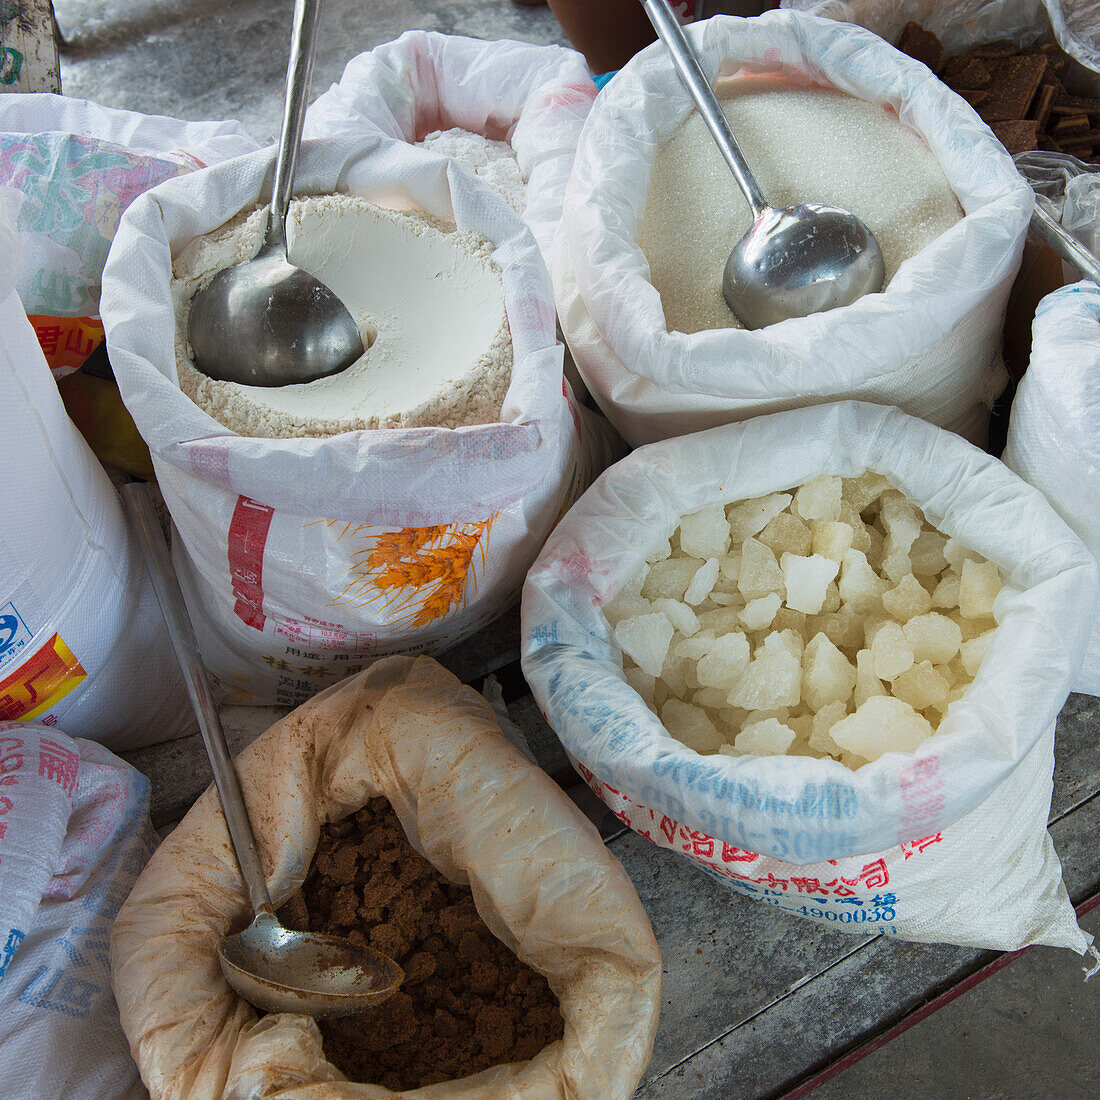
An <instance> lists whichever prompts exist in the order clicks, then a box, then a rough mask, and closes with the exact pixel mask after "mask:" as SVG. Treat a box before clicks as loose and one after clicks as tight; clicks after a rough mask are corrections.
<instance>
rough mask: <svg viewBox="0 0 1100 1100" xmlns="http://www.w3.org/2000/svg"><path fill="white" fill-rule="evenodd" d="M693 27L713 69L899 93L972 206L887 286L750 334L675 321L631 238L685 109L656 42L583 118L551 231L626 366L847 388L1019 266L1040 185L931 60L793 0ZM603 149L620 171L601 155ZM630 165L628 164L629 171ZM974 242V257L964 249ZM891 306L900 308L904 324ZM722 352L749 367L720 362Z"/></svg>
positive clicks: (681, 387) (758, 382) (684, 382)
mask: <svg viewBox="0 0 1100 1100" xmlns="http://www.w3.org/2000/svg"><path fill="white" fill-rule="evenodd" d="M686 30H687V32H688V33H689V34H690V35H692V37H693V38H694V39H695V45H696V47H697V48H698V49H699V51H700V53H701V62H702V66H703V69H704V72H705V73H706V75H707V77H708V79H711V80H713V79H715V77H717V76H719V75H723V76H724V75H732V74H733V73H735V72H737V71H739V70H741V69H744V70H745V71H746V72H751V73H753V74H764V75H781V76H786V77H788V78H789V79H792V80H794V81H795V82H796V83H799V84H803V85H805V84H818V85H828V86H832V87H835V88H838V89H839V90H841V91H843V92H846V93H848V94H849V95H853V96H856V97H857V98H861V99H865V100H870V101H873V102H879V103H883V104H885V105H888V106H890V107H892V108H893V109H894V110H895V111H896V113H897V115H898V117H899V119H900V120H901V121H902V122H903V123H904V124H905V125H907V126H908V127H909V128H910V129H913V130H915V131H916V132H917V133H918V134H919V135H920V136H921V137H922V138H923V139H924V140H925V141H926V143H927V144H928V146H929V148H930V149H931V150H932V152H933V153H934V154H935V155H936V158H937V160H938V161H939V163H940V166H941V167H942V168H943V170H944V174H945V175H946V176H947V180H948V183H949V184H950V185H951V187H952V189H953V190H954V191H955V194H956V196H957V197H958V199H959V201H960V203H961V205H962V207H963V210H964V212H965V216H964V217H963V218H962V219H961V220H960V221H959V222H957V223H956V224H955V225H954V226H953V227H952V228H951V229H949V230H948V231H947V232H946V233H944V234H942V235H941V236H940V237H939V238H937V239H936V240H935V241H933V242H932V243H931V244H929V245H927V246H925V248H923V249H922V250H921V251H920V252H919V253H917V255H915V256H912V257H910V258H909V259H908V260H906V261H905V262H904V263H903V264H902V265H901V267H900V268H899V269H898V272H897V273H896V274H895V276H894V278H893V280H892V281H891V283H890V285H889V286H888V287H887V288H886V290H885V291H883V292H882V293H881V294H878V295H869V296H867V297H865V298H863V299H861V300H860V301H858V302H856V303H854V304H853V305H850V306H847V307H844V308H843V309H841V310H834V311H831V312H829V313H825V314H817V315H813V316H810V317H803V318H794V319H791V320H788V321H783V322H781V323H780V324H777V325H771V326H769V327H767V328H765V329H761V330H757V331H755V332H752V331H748V330H744V329H733V328H730V329H717V330H708V331H703V332H699V333H690V334H688V333H680V332H669V331H668V329H667V326H666V323H665V320H664V310H663V307H662V305H661V300H660V295H659V293H658V292H657V290H656V288H655V287H653V285H652V284H651V283H650V282H649V279H648V264H647V263H646V260H645V257H644V255H643V253H642V251H641V248H640V246H639V245H638V244H637V242H636V239H635V237H636V229H637V226H638V224H639V221H640V218H641V216H642V212H643V211H644V207H645V197H646V196H645V193H644V189H645V188H646V187H648V181H649V176H650V171H651V168H652V158H653V155H654V154H655V152H656V149H657V148H658V147H659V146H660V145H661V144H662V143H663V142H664V141H665V140H667V139H668V138H669V137H671V136H672V133H674V132H675V130H676V129H677V128H678V127H679V126H680V124H681V123H682V122H683V121H684V119H686V118H687V117H688V115H689V113H690V111H691V110H692V109H693V108H692V107H691V104H690V101H689V100H688V99H687V96H686V93H684V92H683V90H682V88H681V87H680V85H679V81H678V79H677V77H676V76H675V73H674V72H673V71H672V69H671V66H670V65H669V62H668V61H667V58H666V56H665V54H664V52H663V51H664V47H663V46H662V45H661V44H660V43H654V44H653V45H652V46H649V47H647V48H646V49H644V50H642V51H641V52H640V53H638V54H636V55H635V56H634V57H633V58H632V59H631V60H630V61H629V62H628V63H627V65H626V66H624V68H623V69H621V70H620V71H619V73H618V74H617V75H616V77H615V79H614V80H613V81H612V82H611V83H610V84H609V85H608V87H607V88H606V89H605V90H604V91H603V92H601V94H600V96H599V97H598V98H597V100H596V103H595V105H594V106H593V108H592V111H591V112H590V114H589V116H588V119H587V120H586V122H585V126H584V129H583V131H582V133H581V139H580V144H579V147H578V151H577V157H576V160H575V163H574V169H573V173H572V175H571V177H570V181H569V186H568V189H567V192H566V199H565V207H564V211H563V217H562V223H561V235H560V240H559V247H564V248H566V249H568V250H569V252H570V254H571V255H572V257H573V265H572V266H573V268H574V271H575V278H576V281H577V285H578V291H579V293H580V296H581V299H582V300H583V302H584V304H585V307H586V308H587V310H588V312H589V313H590V314H591V317H592V319H593V322H594V324H595V325H596V327H597V329H598V330H599V332H600V334H601V337H602V338H603V339H604V340H605V341H606V342H607V343H608V345H609V346H610V347H611V348H612V350H613V351H614V353H615V355H616V356H617V357H618V358H619V359H620V360H621V361H622V362H623V363H624V364H627V365H628V369H629V370H630V371H631V372H633V373H635V374H637V375H639V376H642V377H644V378H646V379H648V380H650V381H652V382H654V383H656V384H658V385H660V386H661V387H663V388H666V389H669V390H672V391H679V392H686V393H700V394H705V395H708V396H713V397H721V398H729V399H740V400H761V399H765V398H766V399H771V400H782V399H788V398H792V399H793V398H800V399H801V398H805V397H806V396H821V397H828V396H830V395H831V394H835V393H836V392H837V391H838V390H841V391H843V390H850V389H851V388H852V385H853V377H852V371H853V363H859V362H860V360H861V359H864V360H865V361H866V366H865V370H866V376H867V377H868V378H870V377H883V376H884V375H888V374H889V373H891V372H893V371H895V370H902V369H903V368H904V365H905V363H906V361H907V360H909V359H911V358H912V357H914V356H916V355H918V354H920V353H922V352H925V351H927V349H928V347H929V346H930V345H933V344H935V343H936V342H938V341H940V340H942V339H943V338H944V337H946V336H947V335H948V334H949V333H951V332H952V331H953V330H954V328H955V327H956V326H957V325H958V323H959V322H960V321H962V320H963V319H964V318H965V317H966V316H967V315H968V314H969V313H971V312H972V311H973V310H974V309H975V308H976V307H977V306H979V305H980V304H981V302H982V301H984V299H985V298H987V297H988V296H989V295H990V294H991V293H993V291H994V290H995V289H996V288H997V287H998V286H999V285H1000V284H1001V283H1003V282H1004V281H1005V280H1006V279H1009V278H1011V277H1012V276H1013V275H1014V274H1015V272H1016V270H1017V268H1018V266H1019V262H1020V257H1021V255H1022V251H1023V245H1024V241H1025V239H1026V235H1027V227H1028V224H1029V222H1030V218H1031V210H1032V207H1033V205H1034V195H1033V193H1032V191H1031V189H1030V187H1029V186H1028V185H1027V184H1026V182H1024V181H1023V180H1022V179H1021V178H1020V176H1019V174H1018V173H1017V172H1016V170H1015V167H1014V165H1013V163H1012V158H1011V157H1009V155H1008V154H1007V153H1006V152H1005V150H1004V149H1003V147H1002V146H1001V145H1000V143H999V142H998V141H997V139H996V138H995V137H994V136H993V133H992V131H991V130H990V129H989V127H988V126H987V125H986V124H985V123H984V122H983V121H982V120H981V119H980V118H979V116H978V114H977V112H975V111H974V109H973V108H972V107H971V106H970V105H969V104H968V103H967V102H966V101H965V100H964V99H962V98H961V97H960V96H958V95H956V94H955V93H953V92H951V91H950V90H949V89H948V88H946V87H945V86H944V85H943V84H942V83H941V82H940V81H939V80H937V78H936V77H935V76H934V75H933V74H932V73H931V71H930V70H929V69H928V68H927V67H926V66H924V65H922V64H921V63H920V62H917V61H914V60H912V59H911V58H909V57H907V56H906V55H904V54H902V53H900V52H899V51H897V50H896V49H894V47H892V46H890V45H889V44H888V43H886V42H884V41H883V40H882V39H880V38H878V37H877V36H876V35H874V34H872V33H871V32H870V31H867V30H864V29H863V28H861V27H858V26H856V25H854V24H849V23H837V22H834V21H833V20H830V19H824V18H821V17H819V16H813V15H807V14H805V13H802V12H796V11H769V12H766V13H765V14H764V15H762V16H760V17H758V18H755V19H740V18H737V17H734V16H714V17H712V18H711V19H707V20H704V21H703V22H702V23H699V24H693V25H691V26H689V27H687V28H686ZM883 70H887V71H889V73H890V76H889V79H887V78H886V76H885V74H884V72H883ZM639 103H642V104H644V105H645V111H644V113H643V115H642V117H641V118H639V116H638V110H637V105H638V104H639ZM612 160H613V161H614V162H615V167H616V173H615V178H614V180H612V174H611V173H609V172H607V171H606V170H605V169H604V167H603V165H604V164H605V163H606V162H609V161H612ZM624 164H626V165H629V166H630V167H631V168H633V169H634V171H633V172H629V173H623V172H622V171H621V169H622V167H623V165H624ZM624 177H625V182H624ZM613 183H614V186H612V184H613ZM630 185H633V186H630ZM639 185H641V189H639ZM979 250H980V255H981V259H980V261H979V260H978V259H977V258H974V259H972V260H971V259H970V257H976V256H977V255H978V252H979ZM945 272H947V273H950V275H951V276H952V277H951V278H950V279H946V278H945ZM899 314H906V315H907V322H906V324H905V325H904V326H899V324H898V316H899ZM624 315H629V316H631V317H632V321H631V323H624V322H623V320H622V317H623V316H624ZM902 328H904V331H901V329H902ZM809 348H812V349H813V360H812V362H809V361H807V359H806V355H807V349H809ZM723 361H727V362H728V363H729V364H731V365H734V364H736V363H737V362H739V361H741V362H752V363H753V364H754V367H753V369H752V370H751V371H737V370H733V369H725V370H718V369H716V368H717V364H719V363H721V362H723ZM884 365H885V366H884ZM862 380H863V379H862V378H857V379H855V384H858V383H859V382H860V381H862Z"/></svg>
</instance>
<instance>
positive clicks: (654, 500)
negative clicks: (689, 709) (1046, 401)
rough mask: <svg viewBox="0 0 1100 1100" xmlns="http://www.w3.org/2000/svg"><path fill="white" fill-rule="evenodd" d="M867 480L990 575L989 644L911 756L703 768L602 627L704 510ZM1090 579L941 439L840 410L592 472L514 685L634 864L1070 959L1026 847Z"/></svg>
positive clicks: (959, 447)
mask: <svg viewBox="0 0 1100 1100" xmlns="http://www.w3.org/2000/svg"><path fill="white" fill-rule="evenodd" d="M865 469H871V470H876V471H879V472H881V473H883V474H885V475H886V476H887V477H888V478H889V479H890V481H891V482H892V483H893V484H894V485H895V486H896V487H897V488H898V489H900V490H901V491H902V492H903V493H904V494H905V495H906V496H907V497H909V499H910V500H912V501H914V502H915V503H916V504H918V505H919V506H920V507H921V508H922V509H923V510H924V513H925V516H926V517H927V519H928V521H929V522H930V523H932V524H934V525H935V526H936V527H938V528H939V529H940V530H942V531H944V532H946V533H948V534H950V535H952V536H955V537H957V538H958V539H959V540H960V541H961V542H962V543H963V544H964V545H966V546H969V547H971V548H973V549H974V550H977V551H978V552H979V553H981V554H984V555H986V556H987V557H988V558H989V559H990V560H991V561H994V562H996V564H997V565H998V566H999V567H1000V570H1001V574H1002V576H1003V578H1004V588H1003V590H1002V592H1001V594H1000V596H998V598H997V603H996V606H995V614H996V615H997V617H998V620H999V623H1000V628H999V629H998V630H997V633H996V635H995V637H994V639H993V641H992V643H991V645H990V648H989V650H988V653H987V654H986V657H985V660H984V662H983V663H982V666H981V669H980V670H979V672H978V675H977V677H976V678H975V680H974V683H973V685H972V686H971V687H970V689H969V691H968V692H967V694H966V695H965V696H964V697H963V698H962V699H960V700H958V701H957V702H955V703H953V704H952V706H951V708H950V710H949V712H948V713H947V715H946V716H945V718H944V719H943V721H942V723H941V724H940V726H939V730H938V732H937V734H936V736H934V737H931V738H929V739H928V740H926V741H925V742H924V743H923V744H922V745H920V747H919V748H918V749H917V750H916V751H915V752H913V753H887V754H886V755H884V756H882V757H880V758H879V759H878V760H876V761H874V762H872V763H870V764H866V765H864V766H863V767H862V768H860V769H859V770H858V771H851V770H849V769H848V768H846V767H845V766H844V765H842V764H840V763H839V762H837V761H835V760H831V759H821V760H818V759H812V758H809V757H795V756H759V757H758V756H740V757H728V756H722V755H713V756H711V755H708V756H700V755H699V754H698V753H696V752H695V751H694V750H692V749H689V748H687V747H686V746H684V745H682V744H681V743H680V742H678V741H676V740H674V739H672V738H671V737H670V736H669V735H668V734H667V733H666V732H665V729H664V727H663V726H662V725H661V723H660V722H659V720H658V719H657V717H656V716H655V715H654V714H653V713H652V712H651V711H650V710H649V709H648V707H647V706H646V705H645V703H644V702H643V700H642V698H641V697H640V696H639V695H638V694H636V693H635V692H634V691H633V689H631V688H630V687H629V686H628V685H627V683H626V681H625V679H624V675H623V671H622V659H621V656H620V654H619V650H618V647H617V646H616V644H615V643H614V641H613V639H612V637H611V632H610V630H609V628H608V625H607V620H606V618H605V617H604V615H603V613H602V611H601V608H602V607H603V606H604V605H605V604H606V603H608V602H609V601H610V600H611V599H612V598H613V597H614V596H615V594H616V593H617V591H618V590H619V589H620V588H621V586H622V585H623V584H624V583H625V581H626V580H627V579H628V578H629V577H631V576H632V575H633V574H634V573H635V571H636V570H637V569H638V568H639V567H640V566H641V564H642V563H643V562H644V561H645V560H646V558H647V557H649V556H651V555H652V554H653V553H654V552H655V551H656V550H657V549H658V548H659V547H660V546H661V544H662V543H663V541H664V540H666V539H667V538H668V537H669V536H670V535H671V534H672V533H673V532H674V531H675V529H676V527H677V526H678V525H679V523H680V518H681V516H682V515H684V514H689V513H693V512H696V511H698V510H699V509H700V508H703V507H705V506H707V505H711V504H715V503H719V502H729V501H733V500H739V499H743V498H749V497H756V496H760V495H763V494H766V493H770V492H773V491H779V490H785V489H788V488H791V487H792V486H797V485H800V484H802V483H803V482H805V481H807V480H808V479H809V478H811V477H814V476H817V475H821V474H830V475H838V476H841V477H852V476H856V475H858V474H860V473H862V472H863V471H864V470H865ZM1096 600H1097V567H1096V563H1095V562H1094V560H1093V558H1092V556H1091V555H1090V554H1089V553H1088V551H1087V550H1086V549H1085V548H1084V547H1083V546H1082V545H1081V542H1080V540H1079V539H1078V538H1077V537H1076V536H1075V535H1074V534H1073V532H1072V531H1071V530H1070V529H1069V528H1068V527H1066V525H1065V524H1064V523H1063V522H1062V521H1061V520H1060V519H1059V518H1058V516H1057V515H1056V514H1055V512H1054V511H1053V510H1052V509H1051V507H1050V505H1048V504H1047V503H1046V501H1045V500H1044V499H1043V497H1042V495H1041V494H1040V493H1039V492H1037V491H1036V490H1035V489H1033V488H1032V487H1031V486H1030V485H1027V484H1026V483H1025V482H1023V481H1021V480H1020V479H1019V478H1018V477H1016V476H1015V475H1014V474H1013V473H1012V472H1011V471H1009V470H1007V469H1006V468H1005V467H1004V466H1003V465H1002V464H1001V463H1000V462H998V461H997V460H996V459H994V458H991V457H990V456H989V455H987V454H985V453H984V452H982V451H979V450H978V449H977V448H975V447H973V446H971V445H970V444H968V443H966V442H965V441H964V440H962V439H960V438H959V437H958V436H956V435H954V434H952V433H950V432H946V431H943V430H942V429H939V428H936V427H933V426H932V425H930V424H927V423H925V422H924V421H921V420H917V419H915V418H913V417H910V416H907V415H906V414H904V413H902V412H900V411H898V410H897V409H890V408H885V407H883V406H877V405H867V404H863V403H859V402H842V403H837V404H832V405H823V406H817V407H814V408H808V409H799V410H795V411H792V412H786V413H778V414H775V415H771V416H766V417H760V418H756V419H754V420H750V421H747V422H746V423H744V424H737V425H728V426H725V427H721V428H714V429H711V430H709V431H706V432H700V433H698V434H696V435H692V436H687V437H684V438H680V439H674V440H666V441H664V442H662V443H656V444H653V445H652V446H649V447H645V448H642V449H641V450H638V451H635V452H634V453H633V454H632V455H630V456H628V457H627V458H626V459H624V460H623V461H622V462H619V463H617V464H616V465H615V466H613V467H611V469H610V470H608V471H607V472H606V473H604V474H603V476H602V477H600V478H599V479H598V480H597V481H596V483H595V484H594V485H593V486H592V488H591V489H589V491H588V492H587V493H586V494H585V495H584V496H583V497H582V498H581V500H580V501H578V502H577V504H576V505H575V506H574V507H573V508H572V510H571V511H570V512H569V514H568V515H567V516H566V517H565V519H564V520H563V521H562V523H561V524H560V525H559V526H558V528H557V530H556V531H555V532H554V534H553V535H552V536H551V538H550V539H549V541H548V542H547V545H546V547H545V549H544V550H543V552H542V554H541V555H540V557H539V560H538V561H537V562H536V563H535V566H534V567H533V568H532V570H531V573H530V574H529V576H528V579H527V583H526V585H525V587H524V595H523V671H524V675H525V676H526V677H527V681H528V683H529V684H530V685H531V690H532V691H533V692H534V695H535V698H536V699H537V700H538V702H539V705H540V706H541V708H542V709H543V712H544V713H545V715H546V717H547V720H548V721H549V723H550V725H551V726H552V727H553V728H554V730H555V732H556V733H557V734H558V736H559V738H560V739H561V741H562V743H563V745H564V746H565V748H566V750H567V751H568V752H569V754H570V755H571V756H572V758H573V760H574V761H575V763H576V765H577V767H578V770H579V771H580V772H581V774H582V775H583V776H584V777H585V779H586V780H587V782H588V783H589V785H590V786H591V787H592V789H593V790H594V791H595V792H596V794H598V795H599V796H600V797H601V798H602V799H603V800H604V801H605V802H607V804H608V805H609V806H610V807H611V808H612V809H613V810H614V811H615V812H616V813H618V814H619V815H620V816H621V819H622V820H623V821H624V822H625V823H627V824H629V825H630V826H631V827H632V828H634V829H635V830H637V831H638V832H639V833H641V834H642V835H643V836H646V837H648V838H649V839H650V840H651V841H653V842H654V843H655V844H657V845H659V846H660V847H663V848H669V849H672V850H673V851H677V852H680V853H682V854H685V855H687V856H688V858H689V859H692V860H693V861H694V862H695V863H697V864H698V865H699V866H700V867H702V868H703V869H704V870H706V871H707V872H709V873H710V874H713V875H716V876H718V877H720V878H721V879H722V880H723V881H725V882H727V883H728V884H729V885H730V886H731V887H733V888H734V889H736V890H738V891H739V892H741V893H743V894H746V895H748V896H750V897H755V898H757V899H759V900H761V901H764V902H766V903H767V904H770V905H772V906H774V907H776V908H777V909H782V910H785V911H786V912H790V913H795V914H798V915H800V916H803V917H807V918H809V919H811V920H815V921H817V922H818V923H821V924H828V925H829V926H835V927H838V928H840V929H842V930H844V931H849V932H866V931H869V930H879V929H881V930H883V931H887V932H890V933H892V934H894V935H897V936H899V937H901V938H903V939H911V940H920V941H945V942H951V943H957V944H970V945H975V946H984V947H990V948H998V949H1002V950H1007V949H1010V948H1017V947H1022V946H1024V945H1025V944H1028V943H1046V944H1051V945H1055V946H1065V947H1071V948H1073V949H1074V950H1076V951H1084V950H1085V948H1086V946H1087V944H1088V942H1089V937H1087V936H1085V935H1084V933H1082V932H1080V931H1079V930H1078V928H1077V923H1076V919H1075V917H1074V913H1073V907H1072V906H1071V905H1070V902H1069V899H1068V897H1067V896H1066V892H1065V888H1064V887H1063V885H1062V881H1061V869H1060V866H1059V863H1058V858H1057V856H1056V855H1055V853H1054V850H1053V848H1052V846H1051V843H1050V838H1049V836H1048V835H1047V832H1046V822H1047V815H1048V812H1049V808H1050V792H1051V774H1052V768H1053V724H1054V720H1055V718H1056V717H1057V715H1058V712H1059V711H1060V709H1061V707H1062V705H1063V704H1064V702H1065V700H1066V696H1067V694H1068V692H1069V688H1070V684H1071V682H1072V681H1073V678H1074V676H1075V675H1076V674H1077V670H1078V668H1079V667H1080V664H1081V656H1082V653H1083V651H1084V647H1085V642H1086V639H1087V637H1088V632H1089V630H1090V628H1091V623H1092V618H1093V616H1094V615H1095V608H1096Z"/></svg>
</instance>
